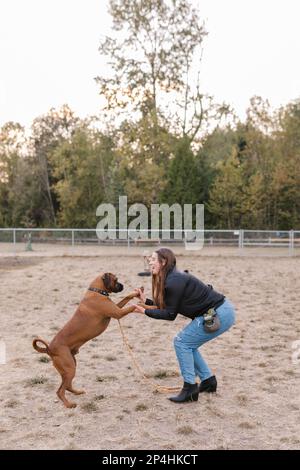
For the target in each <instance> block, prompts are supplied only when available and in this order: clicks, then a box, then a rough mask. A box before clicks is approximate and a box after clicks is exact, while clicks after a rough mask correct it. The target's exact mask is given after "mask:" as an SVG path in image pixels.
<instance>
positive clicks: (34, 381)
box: [27, 375, 48, 387]
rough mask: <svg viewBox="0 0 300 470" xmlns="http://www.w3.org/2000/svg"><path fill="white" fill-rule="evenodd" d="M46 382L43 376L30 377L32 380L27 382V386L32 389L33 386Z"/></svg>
mask: <svg viewBox="0 0 300 470" xmlns="http://www.w3.org/2000/svg"><path fill="white" fill-rule="evenodd" d="M47 382H48V379H46V377H44V376H43V375H38V376H36V377H32V379H29V380H27V385H29V386H30V387H34V386H35V385H43V384H45V383H47Z"/></svg>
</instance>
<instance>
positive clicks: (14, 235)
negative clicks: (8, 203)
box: [13, 228, 16, 245]
mask: <svg viewBox="0 0 300 470" xmlns="http://www.w3.org/2000/svg"><path fill="white" fill-rule="evenodd" d="M13 241H14V245H15V244H16V229H15V228H14V229H13Z"/></svg>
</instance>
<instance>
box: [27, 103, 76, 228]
mask: <svg viewBox="0 0 300 470" xmlns="http://www.w3.org/2000/svg"><path fill="white" fill-rule="evenodd" d="M78 123H79V119H78V118H77V117H76V116H75V115H74V113H73V111H72V110H71V109H70V108H69V107H68V106H67V105H64V106H62V107H61V108H59V109H54V108H52V109H51V110H50V111H49V112H48V113H47V114H45V115H43V116H40V117H38V118H36V119H35V120H34V121H33V124H32V128H31V147H32V154H33V155H35V157H36V159H37V163H38V165H37V167H38V170H39V171H38V179H39V184H40V193H41V197H42V201H43V202H42V204H43V205H44V206H45V208H46V214H47V216H46V219H45V223H46V224H48V225H49V224H50V225H55V224H56V212H57V211H58V201H57V200H56V197H55V194H54V193H53V191H52V185H53V184H54V177H53V170H52V168H51V163H50V161H49V155H50V154H51V153H52V152H53V151H54V149H55V148H56V147H57V146H58V145H59V144H60V143H61V142H63V141H64V140H66V139H69V138H70V137H71V136H72V133H73V132H74V131H75V129H76V127H77V126H78Z"/></svg>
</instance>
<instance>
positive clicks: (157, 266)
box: [149, 251, 163, 274]
mask: <svg viewBox="0 0 300 470" xmlns="http://www.w3.org/2000/svg"><path fill="white" fill-rule="evenodd" d="M149 266H150V268H151V271H152V274H158V273H159V272H160V270H161V269H162V267H163V265H162V263H160V262H159V260H158V255H157V253H156V252H155V251H154V252H153V253H152V255H151V256H150V259H149Z"/></svg>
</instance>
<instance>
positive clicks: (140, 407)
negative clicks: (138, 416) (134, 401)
mask: <svg viewBox="0 0 300 470" xmlns="http://www.w3.org/2000/svg"><path fill="white" fill-rule="evenodd" d="M146 410H148V406H147V405H145V404H144V403H139V404H138V405H136V407H135V411H146Z"/></svg>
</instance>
